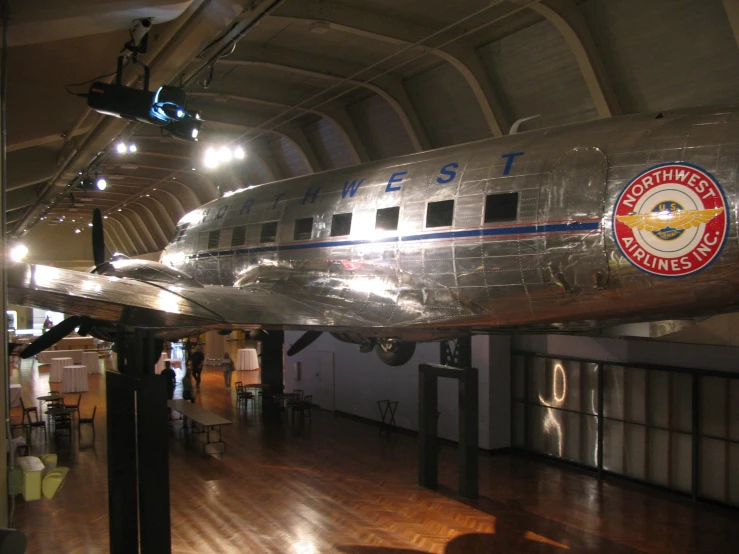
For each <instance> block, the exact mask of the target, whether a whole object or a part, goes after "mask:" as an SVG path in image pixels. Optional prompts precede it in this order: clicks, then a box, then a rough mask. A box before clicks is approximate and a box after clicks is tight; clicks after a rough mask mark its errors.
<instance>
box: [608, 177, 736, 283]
mask: <svg viewBox="0 0 739 554" xmlns="http://www.w3.org/2000/svg"><path fill="white" fill-rule="evenodd" d="M728 227H729V211H728V209H727V205H726V198H725V197H724V193H723V191H722V190H721V186H720V185H719V184H718V182H717V181H716V179H714V178H713V176H712V175H711V174H709V173H708V172H707V171H704V170H703V169H701V168H700V167H697V166H694V165H690V164H686V163H671V164H666V165H660V166H657V167H653V168H651V169H648V170H647V171H645V172H644V173H642V174H641V175H639V176H638V177H636V178H635V179H634V180H633V181H631V182H630V183H629V184H628V185H627V186H626V188H625V189H624V190H623V192H622V193H621V195H620V196H619V197H618V200H617V201H616V206H615V208H614V210H613V234H614V236H615V239H616V244H618V247H619V248H620V249H621V252H622V253H623V255H624V256H626V258H627V259H628V260H629V261H630V262H631V263H632V264H634V265H635V266H636V267H638V268H639V269H641V270H643V271H646V272H648V273H652V274H653V275H660V276H662V277H684V276H686V275H690V274H691V273H695V272H696V271H700V270H701V269H703V268H705V267H707V266H708V265H710V264H711V262H713V260H714V259H716V257H717V256H718V255H719V253H720V252H721V249H722V248H723V245H724V242H725V241H726V235H727V230H728Z"/></svg>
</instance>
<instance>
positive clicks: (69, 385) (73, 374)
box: [61, 365, 87, 393]
mask: <svg viewBox="0 0 739 554" xmlns="http://www.w3.org/2000/svg"><path fill="white" fill-rule="evenodd" d="M86 391H87V366H84V365H67V366H65V367H64V369H63V373H62V390H61V392H62V393H65V392H86Z"/></svg>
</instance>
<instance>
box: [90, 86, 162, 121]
mask: <svg viewBox="0 0 739 554" xmlns="http://www.w3.org/2000/svg"><path fill="white" fill-rule="evenodd" d="M153 100H154V94H153V93H152V92H150V91H147V90H141V89H136V88H131V87H126V86H123V85H115V84H109V83H101V82H96V83H93V84H92V86H91V87H90V92H89V93H88V94H87V105H88V106H90V107H91V108H92V109H93V110H95V111H96V112H100V113H101V114H105V115H112V116H114V117H122V118H125V119H133V120H135V121H141V122H142V123H153V124H155V125H164V124H165V123H166V121H160V120H158V119H153V118H152V115H151V108H152V102H153Z"/></svg>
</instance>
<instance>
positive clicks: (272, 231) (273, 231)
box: [259, 221, 277, 242]
mask: <svg viewBox="0 0 739 554" xmlns="http://www.w3.org/2000/svg"><path fill="white" fill-rule="evenodd" d="M259 242H277V222H276V221H270V222H269V223H262V231H261V232H260V233H259Z"/></svg>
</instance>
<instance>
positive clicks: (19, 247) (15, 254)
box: [10, 244, 28, 262]
mask: <svg viewBox="0 0 739 554" xmlns="http://www.w3.org/2000/svg"><path fill="white" fill-rule="evenodd" d="M26 254H28V248H26V247H25V246H24V245H23V244H16V245H15V246H14V247H13V248H12V249H11V250H10V259H11V260H13V261H14V262H20V261H21V260H23V258H25V257H26Z"/></svg>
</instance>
